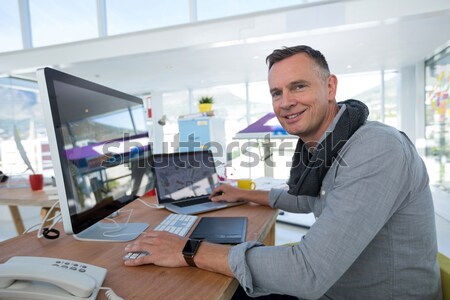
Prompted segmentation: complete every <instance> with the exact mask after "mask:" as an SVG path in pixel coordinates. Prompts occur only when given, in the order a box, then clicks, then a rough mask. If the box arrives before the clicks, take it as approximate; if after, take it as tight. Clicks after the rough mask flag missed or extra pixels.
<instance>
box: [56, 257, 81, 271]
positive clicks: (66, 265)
mask: <svg viewBox="0 0 450 300" xmlns="http://www.w3.org/2000/svg"><path fill="white" fill-rule="evenodd" d="M52 266H55V267H60V268H64V269H69V270H73V271H78V272H81V273H85V272H86V271H87V266H86V265H80V264H78V263H75V262H71V261H63V260H57V261H55V263H53V264H52Z"/></svg>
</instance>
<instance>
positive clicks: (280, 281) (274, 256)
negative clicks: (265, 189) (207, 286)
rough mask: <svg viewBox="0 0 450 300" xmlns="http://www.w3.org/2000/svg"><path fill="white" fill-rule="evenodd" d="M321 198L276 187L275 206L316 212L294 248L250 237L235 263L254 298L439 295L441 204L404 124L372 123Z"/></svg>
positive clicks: (233, 256)
mask: <svg viewBox="0 0 450 300" xmlns="http://www.w3.org/2000/svg"><path fill="white" fill-rule="evenodd" d="M340 158H341V159H338V160H335V161H334V163H333V165H332V166H331V168H330V169H329V171H328V172H327V174H326V176H325V178H324V180H323V182H322V187H321V192H320V194H319V196H317V197H310V196H293V195H290V194H288V193H287V192H286V191H284V190H275V189H273V190H271V191H270V194H269V202H270V205H271V206H272V207H276V208H280V209H283V210H285V211H289V212H297V213H309V212H313V213H314V215H315V216H316V218H317V220H316V222H315V223H314V224H313V226H312V227H311V229H310V230H309V231H308V232H307V234H306V235H305V236H303V238H302V239H301V241H300V243H298V244H297V245H294V246H263V245H262V244H260V243H258V242H247V243H243V244H240V245H237V246H235V247H233V248H231V251H230V253H229V257H228V263H229V266H230V268H231V270H232V271H233V273H234V276H235V277H236V278H237V280H238V281H239V283H240V284H241V286H242V287H243V288H244V289H245V291H246V292H247V293H248V294H249V295H250V296H253V297H255V296H260V295H265V294H273V293H276V294H288V295H293V296H296V297H298V298H303V299H334V300H340V299H345V300H350V299H368V300H370V299H374V300H379V299H383V300H385V299H417V300H419V299H420V300H435V299H441V298H442V295H441V287H440V275H439V267H438V264H437V260H436V254H437V242H436V229H435V221H434V208H433V201H432V197H431V192H430V188H429V181H428V175H427V171H426V168H425V165H424V163H423V161H422V160H421V158H420V157H419V155H418V153H417V151H416V150H415V147H414V145H413V144H412V143H411V142H410V140H409V139H408V138H407V137H406V136H405V135H404V134H402V133H401V132H399V131H398V130H396V129H394V128H392V127H389V126H386V125H383V124H381V123H378V122H366V124H364V125H363V126H361V127H360V128H359V129H358V130H357V131H356V132H355V133H354V134H353V136H352V137H351V138H350V139H349V140H348V142H347V143H346V144H345V145H344V146H343V148H342V149H341V151H340Z"/></svg>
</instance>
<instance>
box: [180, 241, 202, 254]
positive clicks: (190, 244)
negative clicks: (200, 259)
mask: <svg viewBox="0 0 450 300" xmlns="http://www.w3.org/2000/svg"><path fill="white" fill-rule="evenodd" d="M200 242H201V241H199V240H188V241H187V242H186V245H185V246H184V249H183V254H184V255H193V254H195V252H196V251H197V248H198V246H199V245H200Z"/></svg>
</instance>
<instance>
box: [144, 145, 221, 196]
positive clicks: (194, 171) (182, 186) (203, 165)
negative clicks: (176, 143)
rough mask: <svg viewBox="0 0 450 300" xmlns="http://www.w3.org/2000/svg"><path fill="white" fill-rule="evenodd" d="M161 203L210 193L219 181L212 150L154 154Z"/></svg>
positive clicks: (154, 167) (153, 159)
mask: <svg viewBox="0 0 450 300" xmlns="http://www.w3.org/2000/svg"><path fill="white" fill-rule="evenodd" d="M152 166H153V169H154V174H155V177H156V192H157V195H158V201H159V203H169V202H174V201H181V200H186V199H196V198H199V197H202V196H203V197H205V196H209V195H210V194H211V192H212V190H213V189H214V187H215V186H217V185H218V184H219V177H218V175H217V173H216V168H215V164H214V158H213V155H212V153H211V151H208V150H205V151H195V152H177V153H169V154H167V153H165V154H154V155H153V158H152Z"/></svg>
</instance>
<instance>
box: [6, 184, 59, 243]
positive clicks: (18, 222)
mask: <svg viewBox="0 0 450 300" xmlns="http://www.w3.org/2000/svg"><path fill="white" fill-rule="evenodd" d="M56 201H57V200H50V199H49V197H48V195H47V194H46V193H45V192H44V191H32V190H31V189H30V188H29V187H24V188H9V187H2V188H0V205H8V206H9V211H10V212H11V216H12V219H13V222H14V226H15V227H16V231H17V234H19V235H20V234H22V233H23V232H24V231H25V226H24V225H23V220H22V216H21V215H20V211H19V208H18V206H39V207H41V216H42V217H44V216H45V215H46V214H47V212H48V209H49V208H50V207H51V206H52V205H53V204H55V202H56Z"/></svg>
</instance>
